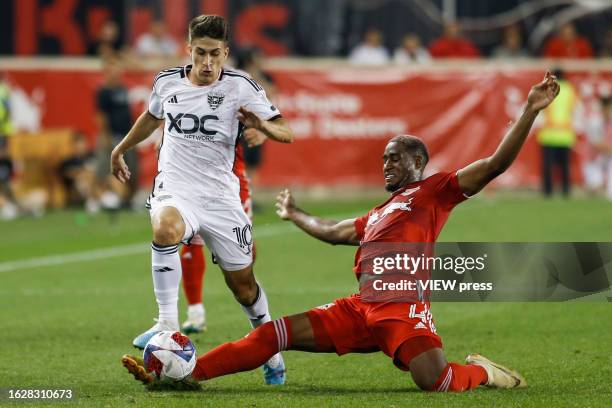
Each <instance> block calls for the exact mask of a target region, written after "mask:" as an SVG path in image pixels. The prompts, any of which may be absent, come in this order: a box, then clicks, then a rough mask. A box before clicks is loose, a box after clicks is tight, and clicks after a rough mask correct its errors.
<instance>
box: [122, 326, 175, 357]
mask: <svg viewBox="0 0 612 408" xmlns="http://www.w3.org/2000/svg"><path fill="white" fill-rule="evenodd" d="M153 320H155V321H156V322H157V323H155V325H154V326H153V327H151V328H150V329H149V330H147V331H146V332H144V333H142V334H140V335H138V336H137V337H136V338H135V339H134V341H133V342H132V345H133V346H134V347H136V348H137V349H140V350H144V348H145V346H146V345H147V343H148V342H149V340H151V337H153V336H155V335H156V334H157V333H159V332H161V331H166V330H167V331H178V324H172V323H170V322H166V321H164V320H158V319H153Z"/></svg>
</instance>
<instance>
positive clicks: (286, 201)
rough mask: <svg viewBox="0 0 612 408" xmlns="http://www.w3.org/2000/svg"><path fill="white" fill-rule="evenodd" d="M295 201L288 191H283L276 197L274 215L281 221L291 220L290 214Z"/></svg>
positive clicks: (293, 208)
mask: <svg viewBox="0 0 612 408" xmlns="http://www.w3.org/2000/svg"><path fill="white" fill-rule="evenodd" d="M295 208H296V207H295V200H294V199H293V195H291V191H290V190H289V189H284V190H283V191H281V192H280V193H279V194H278V196H277V197H276V214H278V216H279V217H281V218H282V219H283V220H288V219H290V218H291V213H292V212H293V210H295Z"/></svg>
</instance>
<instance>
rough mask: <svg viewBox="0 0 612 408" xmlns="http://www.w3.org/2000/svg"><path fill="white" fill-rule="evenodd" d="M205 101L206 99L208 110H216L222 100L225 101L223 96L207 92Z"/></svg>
mask: <svg viewBox="0 0 612 408" xmlns="http://www.w3.org/2000/svg"><path fill="white" fill-rule="evenodd" d="M207 99H208V106H210V109H212V110H216V109H217V108H218V107H219V106H221V104H222V103H223V99H225V95H223V94H222V93H219V92H209V93H208V98H207Z"/></svg>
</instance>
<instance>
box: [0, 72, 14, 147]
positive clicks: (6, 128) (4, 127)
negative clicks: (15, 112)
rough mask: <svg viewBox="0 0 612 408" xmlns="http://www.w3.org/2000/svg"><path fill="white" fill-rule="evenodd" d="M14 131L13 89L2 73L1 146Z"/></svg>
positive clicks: (0, 86)
mask: <svg viewBox="0 0 612 408" xmlns="http://www.w3.org/2000/svg"><path fill="white" fill-rule="evenodd" d="M12 131H13V125H12V122H11V89H10V88H9V86H8V84H7V83H6V81H5V80H4V74H3V73H0V146H3V145H4V144H5V143H6V139H7V138H8V137H9V136H10V134H11V133H12Z"/></svg>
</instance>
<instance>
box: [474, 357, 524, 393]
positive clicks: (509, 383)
mask: <svg viewBox="0 0 612 408" xmlns="http://www.w3.org/2000/svg"><path fill="white" fill-rule="evenodd" d="M465 362H466V364H475V365H479V366H481V367H482V368H484V369H485V371H486V372H487V377H488V379H487V384H486V385H487V386H489V387H495V388H522V387H526V386H527V381H525V379H524V378H523V377H522V376H521V375H520V374H519V373H517V372H516V371H514V370H510V369H509V368H507V367H504V366H503V365H501V364H497V363H494V362H493V361H491V360H489V359H488V358H486V357H483V356H481V355H480V354H470V355H469V356H467V357H466V358H465Z"/></svg>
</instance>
